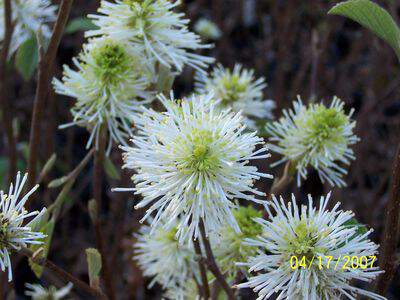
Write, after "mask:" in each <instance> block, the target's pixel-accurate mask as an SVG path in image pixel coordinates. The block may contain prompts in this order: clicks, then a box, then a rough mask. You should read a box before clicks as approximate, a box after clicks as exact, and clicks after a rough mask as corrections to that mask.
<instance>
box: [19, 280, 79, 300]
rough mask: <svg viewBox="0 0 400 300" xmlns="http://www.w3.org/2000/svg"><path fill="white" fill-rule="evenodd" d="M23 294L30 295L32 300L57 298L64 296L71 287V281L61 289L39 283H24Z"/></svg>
mask: <svg viewBox="0 0 400 300" xmlns="http://www.w3.org/2000/svg"><path fill="white" fill-rule="evenodd" d="M25 286H26V288H27V289H26V290H25V295H26V296H30V297H32V300H50V299H51V300H59V299H63V298H65V296H67V295H68V294H69V292H70V291H71V289H72V286H73V285H72V283H71V282H70V283H68V284H67V285H66V286H64V287H63V288H61V289H59V290H58V289H57V288H55V287H54V286H50V287H49V288H45V287H43V286H41V285H40V284H30V283H26V284H25Z"/></svg>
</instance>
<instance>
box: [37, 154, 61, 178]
mask: <svg viewBox="0 0 400 300" xmlns="http://www.w3.org/2000/svg"><path fill="white" fill-rule="evenodd" d="M56 159H57V154H55V153H53V154H52V155H51V156H50V158H49V159H48V160H47V162H46V163H45V165H44V166H43V169H42V171H40V176H39V177H40V178H43V177H44V176H46V175H47V174H48V173H49V172H50V171H51V170H52V169H53V167H54V164H55V163H56Z"/></svg>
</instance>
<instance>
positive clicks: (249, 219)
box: [210, 206, 262, 282]
mask: <svg viewBox="0 0 400 300" xmlns="http://www.w3.org/2000/svg"><path fill="white" fill-rule="evenodd" d="M233 215H234V216H235V219H236V221H237V222H238V225H239V228H240V231H241V232H240V233H237V232H235V231H234V230H233V229H232V228H231V227H230V226H228V225H225V226H223V227H221V228H220V230H219V231H218V232H217V233H216V234H213V235H211V236H210V238H211V245H212V247H213V252H214V255H215V257H216V259H217V263H218V265H219V267H220V268H221V270H222V272H223V273H225V274H226V275H227V276H228V277H227V279H228V280H229V281H232V282H233V280H234V279H235V277H236V275H237V273H238V272H240V271H242V269H243V267H242V268H240V267H238V266H237V265H236V262H238V261H244V260H246V259H247V258H248V257H249V256H253V255H255V254H256V253H257V250H256V249H254V247H251V246H249V245H244V244H243V240H244V239H246V238H256V237H257V236H258V235H260V234H261V233H262V226H261V225H260V224H258V223H257V222H255V221H254V219H255V218H257V217H258V218H260V217H261V216H262V212H261V211H257V210H256V209H254V208H253V207H251V206H247V207H245V206H240V207H239V208H238V209H235V210H234V211H233Z"/></svg>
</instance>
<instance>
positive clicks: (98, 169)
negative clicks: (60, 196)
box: [93, 127, 115, 300]
mask: <svg viewBox="0 0 400 300" xmlns="http://www.w3.org/2000/svg"><path fill="white" fill-rule="evenodd" d="M99 138H100V141H99V145H98V149H97V150H94V151H95V152H94V169H93V197H94V199H95V200H96V204H97V216H96V217H95V218H94V219H93V223H94V228H95V232H96V247H97V249H98V250H99V251H100V254H101V259H102V264H103V269H102V273H103V278H104V283H105V286H106V291H107V295H108V297H110V299H111V300H113V299H115V289H114V284H113V281H112V277H111V272H110V267H109V260H108V257H109V255H108V251H106V247H105V244H104V232H103V229H102V226H101V218H100V216H99V211H101V207H102V186H103V161H104V153H105V146H106V145H105V144H106V136H105V130H104V127H102V128H100V134H99Z"/></svg>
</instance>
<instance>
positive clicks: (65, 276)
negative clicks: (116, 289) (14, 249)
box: [20, 248, 108, 300]
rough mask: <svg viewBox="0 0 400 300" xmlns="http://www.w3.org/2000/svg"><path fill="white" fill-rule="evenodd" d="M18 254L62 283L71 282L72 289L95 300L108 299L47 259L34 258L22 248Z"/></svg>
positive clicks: (99, 291)
mask: <svg viewBox="0 0 400 300" xmlns="http://www.w3.org/2000/svg"><path fill="white" fill-rule="evenodd" d="M20 252H21V254H22V255H24V256H26V257H28V258H30V259H32V261H33V262H34V263H36V264H38V265H41V266H43V267H45V268H46V269H47V270H49V271H50V272H52V273H53V274H54V275H56V276H57V277H58V278H59V279H61V280H63V281H64V282H66V283H68V282H72V283H73V285H74V288H77V289H79V290H81V291H83V292H85V293H88V294H90V295H92V296H94V297H96V298H97V299H102V300H106V299H108V298H107V297H106V295H104V293H103V292H102V291H101V290H99V289H94V288H92V287H91V286H90V285H88V284H87V283H86V282H84V281H82V280H80V279H78V278H76V277H75V276H74V275H72V274H71V273H69V272H67V271H65V270H64V269H62V268H60V267H59V266H57V265H56V264H54V263H53V262H52V261H50V260H49V259H47V258H44V257H40V256H36V255H35V253H33V252H32V251H31V250H29V249H27V248H22V249H21V251H20Z"/></svg>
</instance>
